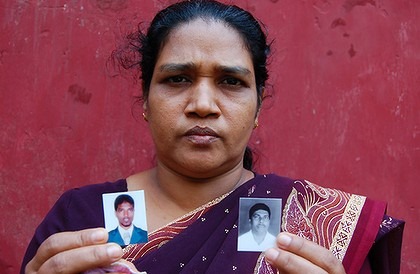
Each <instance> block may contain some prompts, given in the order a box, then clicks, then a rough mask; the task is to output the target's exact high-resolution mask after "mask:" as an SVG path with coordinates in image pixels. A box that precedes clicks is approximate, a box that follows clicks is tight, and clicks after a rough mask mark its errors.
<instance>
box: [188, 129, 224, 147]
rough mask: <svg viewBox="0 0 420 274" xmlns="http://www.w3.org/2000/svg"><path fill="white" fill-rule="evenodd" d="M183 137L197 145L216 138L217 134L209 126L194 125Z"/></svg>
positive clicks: (205, 143)
mask: <svg viewBox="0 0 420 274" xmlns="http://www.w3.org/2000/svg"><path fill="white" fill-rule="evenodd" d="M185 137H186V138H187V139H188V140H189V141H190V142H192V143H194V144H197V145H207V144H210V143H212V142H214V141H216V140H217V139H219V138H220V137H219V135H218V134H217V133H216V132H215V131H214V130H213V129H211V128H209V127H199V126H195V127H193V128H191V129H189V130H188V131H187V132H186V133H185Z"/></svg>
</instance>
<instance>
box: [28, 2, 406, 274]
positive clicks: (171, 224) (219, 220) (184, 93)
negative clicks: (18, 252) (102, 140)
mask: <svg viewBox="0 0 420 274" xmlns="http://www.w3.org/2000/svg"><path fill="white" fill-rule="evenodd" d="M131 38H132V39H133V38H137V40H135V41H134V43H137V44H138V45H139V49H138V50H139V53H140V55H141V57H142V58H141V61H140V63H139V64H140V70H141V75H142V88H143V99H144V104H143V108H144V118H145V120H146V121H148V123H149V127H150V130H151V134H152V138H153V140H154V144H155V147H156V158H157V164H156V167H155V168H153V169H151V170H147V171H144V172H141V173H138V174H135V175H132V176H130V177H128V178H127V179H124V180H119V181H117V182H115V183H104V184H99V185H89V186H86V187H84V188H80V189H75V190H71V191H68V192H66V193H65V194H64V195H63V196H62V197H61V198H60V199H59V201H58V202H57V203H56V205H54V207H53V208H52V210H51V211H50V213H49V214H48V215H47V216H46V218H45V219H44V221H43V222H42V223H41V225H40V226H39V227H38V229H37V231H36V233H35V236H34V238H33V239H32V241H31V243H30V245H29V247H28V250H27V253H26V255H25V258H24V261H23V264H22V270H21V272H22V273H55V272H63V273H78V272H83V271H88V270H91V269H95V268H101V267H104V266H109V265H110V264H112V263H114V262H116V261H119V262H122V263H124V264H126V261H121V260H120V259H121V258H124V259H126V260H127V261H130V262H132V263H133V264H134V266H135V268H136V269H137V270H139V271H145V272H147V273H180V272H182V273H205V272H207V273H214V272H222V273H225V272H234V273H253V272H254V273H276V271H277V270H279V271H280V272H281V273H345V272H347V273H359V272H364V273H370V272H371V270H373V271H379V272H380V271H398V268H399V248H400V244H396V245H390V244H389V241H388V240H389V239H391V236H392V237H394V236H395V237H394V238H392V240H395V239H396V240H397V241H398V240H400V238H398V237H401V233H402V223H400V222H398V221H395V220H391V219H389V218H387V217H384V211H385V205H384V204H382V203H378V202H374V201H371V200H369V199H367V198H365V197H362V196H357V195H351V194H348V193H344V192H341V191H338V190H333V189H325V188H321V187H319V186H316V185H314V184H311V183H309V182H307V181H303V180H291V179H288V178H283V177H278V176H276V175H259V174H256V173H253V172H252V171H251V170H252V154H251V153H250V151H249V149H248V148H247V143H248V140H249V138H250V136H251V133H252V131H253V129H254V128H255V127H256V126H257V125H258V115H259V111H260V106H261V103H262V98H263V95H264V86H265V82H266V80H267V78H268V73H267V69H266V60H267V55H268V52H269V45H268V44H267V42H266V36H265V34H264V32H263V31H262V30H261V27H260V25H259V23H258V22H257V21H256V20H255V19H254V18H253V17H252V15H250V14H249V13H248V12H246V11H244V10H242V9H240V8H238V7H235V6H228V5H224V4H220V3H218V2H213V1H185V2H180V3H178V4H174V5H172V6H170V7H168V8H166V9H165V10H163V11H161V12H160V13H158V14H157V15H156V17H155V18H154V20H153V21H152V23H151V26H150V28H149V29H148V31H147V33H146V34H145V35H143V34H142V33H139V34H138V35H137V36H135V35H134V36H132V37H131ZM128 65H130V64H128ZM132 190H144V192H145V196H146V208H147V220H148V230H149V231H153V232H152V233H150V234H149V242H148V243H146V244H137V245H129V246H128V247H126V248H125V249H124V250H122V249H121V248H120V247H119V246H117V245H115V244H112V243H106V242H107V237H108V236H107V233H106V231H105V230H104V229H101V228H99V227H103V226H104V221H103V217H102V216H100V212H102V194H103V193H112V192H122V191H132ZM241 197H256V198H282V208H283V212H282V225H281V228H282V231H283V232H281V233H280V234H279V235H278V236H277V242H276V246H275V247H273V248H270V249H268V250H267V251H265V252H262V253H261V252H239V251H237V237H238V214H239V213H238V212H239V208H238V206H239V205H238V204H239V199H240V198H241ZM383 220H388V221H389V223H386V224H387V225H382V226H381V230H380V231H379V227H380V224H381V222H382V221H383ZM387 228H395V229H393V230H391V229H389V230H390V231H391V233H386V232H388V231H385V230H386V229H387ZM70 231H71V232H70ZM375 238H376V240H377V242H376V244H375V245H374V246H373V243H374V241H375ZM372 246H373V247H372ZM377 246H378V247H379V249H378V248H377ZM393 248H394V249H395V250H392V249H393ZM381 250H386V251H391V252H390V253H389V254H391V253H392V251H395V253H392V255H393V256H394V257H393V258H394V261H393V260H391V259H392V258H391V259H390V258H388V257H384V254H388V253H384V254H381V253H380V251H381ZM378 257H381V258H382V260H381V261H378V260H376V259H377V258H378ZM114 266H115V265H114ZM134 266H133V265H131V267H132V268H134ZM98 271H99V270H98ZM99 273H100V272H99Z"/></svg>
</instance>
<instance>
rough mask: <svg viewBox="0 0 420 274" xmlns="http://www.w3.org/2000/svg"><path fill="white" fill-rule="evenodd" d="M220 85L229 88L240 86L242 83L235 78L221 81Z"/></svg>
mask: <svg viewBox="0 0 420 274" xmlns="http://www.w3.org/2000/svg"><path fill="white" fill-rule="evenodd" d="M222 84H225V85H229V86H240V85H242V81H241V80H239V79H236V78H226V79H224V80H223V81H222Z"/></svg>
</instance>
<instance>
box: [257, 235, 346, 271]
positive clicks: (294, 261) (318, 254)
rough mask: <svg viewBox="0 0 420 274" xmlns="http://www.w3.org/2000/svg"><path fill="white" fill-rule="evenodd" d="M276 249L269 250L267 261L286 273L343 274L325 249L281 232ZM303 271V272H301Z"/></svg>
mask: <svg viewBox="0 0 420 274" xmlns="http://www.w3.org/2000/svg"><path fill="white" fill-rule="evenodd" d="M277 245H278V248H275V249H269V250H267V251H266V253H265V255H266V258H267V260H268V261H269V262H270V263H271V264H272V265H274V266H275V267H277V268H278V269H279V270H281V271H283V272H286V273H345V271H344V268H343V266H342V264H341V262H340V261H339V260H338V259H337V258H335V257H334V255H333V254H332V253H331V252H330V251H329V250H328V249H326V248H324V247H322V246H320V245H318V244H316V243H314V242H311V241H309V240H306V239H304V238H301V237H298V236H296V235H293V234H290V233H286V232H282V233H280V234H279V235H278V236H277ZM303 270H305V271H303Z"/></svg>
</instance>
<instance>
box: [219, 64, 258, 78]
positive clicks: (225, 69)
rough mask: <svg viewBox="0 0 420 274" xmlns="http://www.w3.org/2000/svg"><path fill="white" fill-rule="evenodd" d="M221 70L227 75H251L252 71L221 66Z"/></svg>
mask: <svg viewBox="0 0 420 274" xmlns="http://www.w3.org/2000/svg"><path fill="white" fill-rule="evenodd" d="M219 70H220V71H222V72H225V73H231V74H241V75H244V76H245V75H249V74H251V71H250V70H249V69H247V68H245V67H241V66H219Z"/></svg>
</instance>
